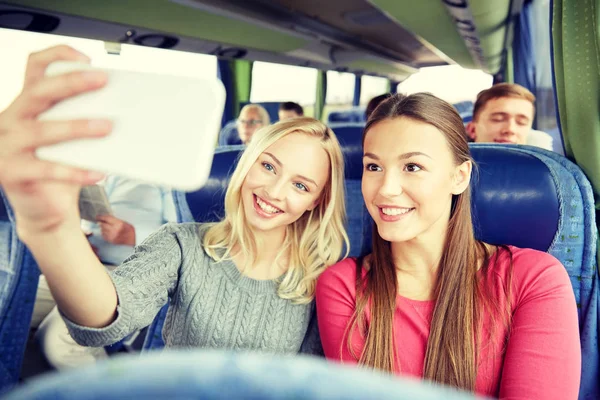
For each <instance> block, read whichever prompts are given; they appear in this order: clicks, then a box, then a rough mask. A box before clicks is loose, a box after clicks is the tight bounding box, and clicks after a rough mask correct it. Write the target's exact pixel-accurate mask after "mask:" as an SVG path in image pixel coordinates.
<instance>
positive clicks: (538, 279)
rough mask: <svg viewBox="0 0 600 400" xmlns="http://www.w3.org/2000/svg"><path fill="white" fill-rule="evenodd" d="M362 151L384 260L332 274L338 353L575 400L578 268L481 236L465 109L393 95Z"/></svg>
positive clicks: (325, 330) (387, 366)
mask: <svg viewBox="0 0 600 400" xmlns="http://www.w3.org/2000/svg"><path fill="white" fill-rule="evenodd" d="M363 150H364V157H363V162H364V171H363V177H362V193H363V197H364V201H365V204H366V207H367V210H368V211H369V214H370V215H371V217H372V218H373V220H374V221H375V226H374V229H373V252H372V254H370V255H368V256H366V257H364V258H359V259H346V260H344V261H341V262H340V263H338V264H336V265H334V266H332V267H330V268H328V269H327V270H326V271H325V272H324V273H323V275H321V277H320V278H319V281H318V285H317V315H318V317H319V328H320V332H321V339H322V342H323V349H324V351H325V356H326V357H327V358H330V359H332V360H337V361H342V362H344V363H350V364H355V363H358V364H360V365H363V366H365V367H368V368H374V369H379V370H384V371H387V372H389V373H395V374H403V375H409V376H416V377H420V378H424V379H427V380H431V381H435V382H439V383H442V384H446V385H450V386H454V387H458V388H462V389H466V390H470V391H474V392H476V393H477V394H480V395H485V396H491V397H500V398H510V399H576V398H577V395H578V392H579V381H580V376H581V347H580V341H579V323H578V318H577V305H576V304H575V297H574V294H573V289H572V287H571V283H570V280H569V276H568V275H567V271H566V270H565V268H564V267H563V266H562V265H561V264H560V262H559V261H558V260H556V259H555V258H554V257H552V256H551V255H550V254H547V253H544V252H541V251H537V250H532V249H521V248H517V247H514V246H505V245H499V246H494V245H490V244H487V243H483V242H480V241H478V240H476V239H475V235H474V233H473V223H472V219H471V218H472V217H471V196H470V180H471V171H472V168H473V160H472V158H471V156H470V154H469V147H468V145H467V141H466V135H465V129H464V126H463V122H462V119H461V118H460V116H459V115H458V113H457V112H456V110H455V109H454V108H453V107H452V106H451V105H450V104H448V103H446V102H444V101H442V100H440V99H438V98H436V97H434V96H432V95H430V94H426V93H419V94H414V95H411V96H408V97H406V98H405V99H400V97H399V96H398V97H392V98H390V99H388V100H386V101H385V102H384V103H382V104H381V105H380V106H379V107H378V108H377V109H376V110H375V112H373V114H371V117H370V118H369V121H367V125H366V127H365V130H364V134H363ZM557 343H560V345H557ZM540 371H543V373H540Z"/></svg>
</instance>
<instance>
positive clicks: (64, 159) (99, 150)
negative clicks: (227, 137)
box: [36, 61, 225, 190]
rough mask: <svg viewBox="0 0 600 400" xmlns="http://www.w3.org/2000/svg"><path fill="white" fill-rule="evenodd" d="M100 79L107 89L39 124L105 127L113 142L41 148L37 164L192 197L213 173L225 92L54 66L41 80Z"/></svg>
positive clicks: (69, 103) (190, 81)
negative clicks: (81, 75)
mask: <svg viewBox="0 0 600 400" xmlns="http://www.w3.org/2000/svg"><path fill="white" fill-rule="evenodd" d="M74 71H87V72H93V71H102V72H104V73H106V75H107V77H108V83H107V84H106V85H105V86H104V87H103V88H101V89H99V90H97V91H93V92H86V93H81V94H78V95H76V96H73V97H70V98H68V99H65V100H64V101H61V102H60V103H58V104H56V105H55V106H53V107H52V108H50V109H48V110H46V111H45V112H44V113H43V114H41V115H40V117H39V119H40V120H41V121H60V120H74V119H98V118H99V119H108V120H111V121H112V122H113V130H112V133H111V135H109V136H106V137H103V138H96V139H91V140H90V139H79V140H72V141H68V142H61V143H57V144H54V145H51V146H46V147H40V148H38V150H37V152H36V154H37V156H38V157H39V158H40V159H44V160H49V161H53V162H59V163H62V164H66V165H71V166H76V167H79V168H83V169H87V170H94V171H102V172H105V173H109V174H115V175H120V176H126V177H129V178H132V179H138V180H140V181H144V182H148V183H154V184H158V185H164V186H169V187H172V188H175V189H181V190H196V189H198V188H199V187H201V186H202V185H203V184H204V183H205V181H206V179H207V178H208V175H209V173H210V167H211V164H212V157H213V152H214V148H215V143H216V140H217V136H218V132H219V128H220V122H221V116H222V112H223V108H224V104H225V90H224V88H223V85H222V83H221V82H220V81H219V80H218V79H217V78H216V77H211V78H205V79H201V78H198V79H194V78H188V77H180V76H172V75H162V74H151V73H140V72H132V71H125V70H111V69H98V68H94V67H92V66H90V65H89V64H85V63H77V62H65V61H58V62H54V63H52V64H50V65H49V67H48V69H47V70H46V75H47V76H50V77H56V76H60V75H64V74H68V73H72V72H74Z"/></svg>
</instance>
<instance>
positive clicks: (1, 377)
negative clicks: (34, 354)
mask: <svg viewBox="0 0 600 400" xmlns="http://www.w3.org/2000/svg"><path fill="white" fill-rule="evenodd" d="M0 194H1V195H2V202H1V203H0V392H3V391H5V390H8V389H10V388H11V387H12V386H14V385H15V384H16V383H17V382H18V380H19V375H20V373H21V365H22V363H23V355H24V353H25V346H26V344H27V338H28V335H29V325H30V323H31V316H32V314H33V306H34V304H35V296H36V293H37V285H38V280H39V276H40V271H39V269H38V267H37V264H36V262H35V260H34V259H33V256H32V255H31V253H30V252H29V250H28V249H27V248H26V247H25V245H24V244H23V243H22V242H21V241H20V240H19V239H18V238H17V233H16V228H15V224H14V215H13V213H12V210H11V208H10V206H9V204H8V201H7V200H6V198H5V197H4V193H2V191H1V190H0Z"/></svg>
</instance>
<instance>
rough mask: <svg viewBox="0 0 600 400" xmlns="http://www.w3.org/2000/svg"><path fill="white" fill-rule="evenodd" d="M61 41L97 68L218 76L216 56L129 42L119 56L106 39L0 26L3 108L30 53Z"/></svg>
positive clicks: (0, 105) (12, 95)
mask: <svg viewBox="0 0 600 400" xmlns="http://www.w3.org/2000/svg"><path fill="white" fill-rule="evenodd" d="M59 44H67V45H69V46H71V47H74V48H75V49H77V50H79V51H80V52H82V53H84V54H86V55H87V56H89V57H90V58H91V59H92V64H93V65H95V66H98V67H103V68H119V69H128V70H132V71H140V72H153V73H165V74H167V73H168V74H171V75H183V76H192V77H193V76H199V77H200V76H210V77H216V76H217V59H216V57H215V56H210V55H204V54H195V53H186V52H181V51H175V50H163V49H156V48H151V47H142V46H134V45H128V44H124V45H121V54H120V55H112V54H108V53H107V52H106V50H105V48H104V42H102V41H100V40H90V39H81V38H74V37H67V36H58V35H50V34H39V33H32V32H26V31H17V30H11V29H1V28H0V54H2V72H3V73H2V75H0V87H1V88H2V91H0V111H2V110H4V108H6V107H7V106H8V105H9V104H10V103H11V102H12V101H13V99H14V98H15V97H16V96H17V94H18V93H19V92H20V91H21V87H22V86H23V78H24V74H25V64H26V62H27V57H28V56H29V54H30V53H31V52H34V51H38V50H42V49H45V48H47V47H50V46H55V45H59Z"/></svg>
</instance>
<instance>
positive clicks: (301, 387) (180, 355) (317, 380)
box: [5, 350, 475, 400]
mask: <svg viewBox="0 0 600 400" xmlns="http://www.w3.org/2000/svg"><path fill="white" fill-rule="evenodd" d="M34 399H35V400H50V399H52V400H55V399H61V400H92V399H93V400H97V399H144V400H155V399H156V400H159V399H160V400H162V399H186V400H191V399H204V400H217V399H240V400H258V399H260V400H281V399H295V400H329V399H344V400H378V399H390V400H409V399H411V400H412V399H420V400H434V399H445V400H464V399H475V397H474V396H473V394H467V393H464V392H459V391H457V390H454V389H448V388H441V387H439V386H436V385H434V384H431V383H424V382H418V381H417V380H415V379H410V378H399V377H393V376H390V375H386V374H382V373H376V372H374V371H368V370H366V369H364V368H355V367H352V366H347V365H341V364H338V363H330V362H327V361H326V360H324V359H319V358H316V357H308V356H296V357H278V356H275V355H267V354H258V353H232V352H225V351H215V350H211V351H207V350H180V351H170V352H169V353H165V354H161V355H156V354H146V355H144V356H143V357H132V356H129V357H118V358H112V359H110V360H108V362H103V363H98V364H95V365H92V366H90V367H88V368H82V369H80V368H78V369H73V370H70V371H65V372H61V373H60V374H48V375H45V376H41V377H39V378H37V379H33V380H31V381H28V382H26V383H25V384H24V385H23V386H22V387H20V388H19V389H17V390H15V391H14V392H12V393H10V394H9V395H8V396H7V397H6V399H5V400H34Z"/></svg>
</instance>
